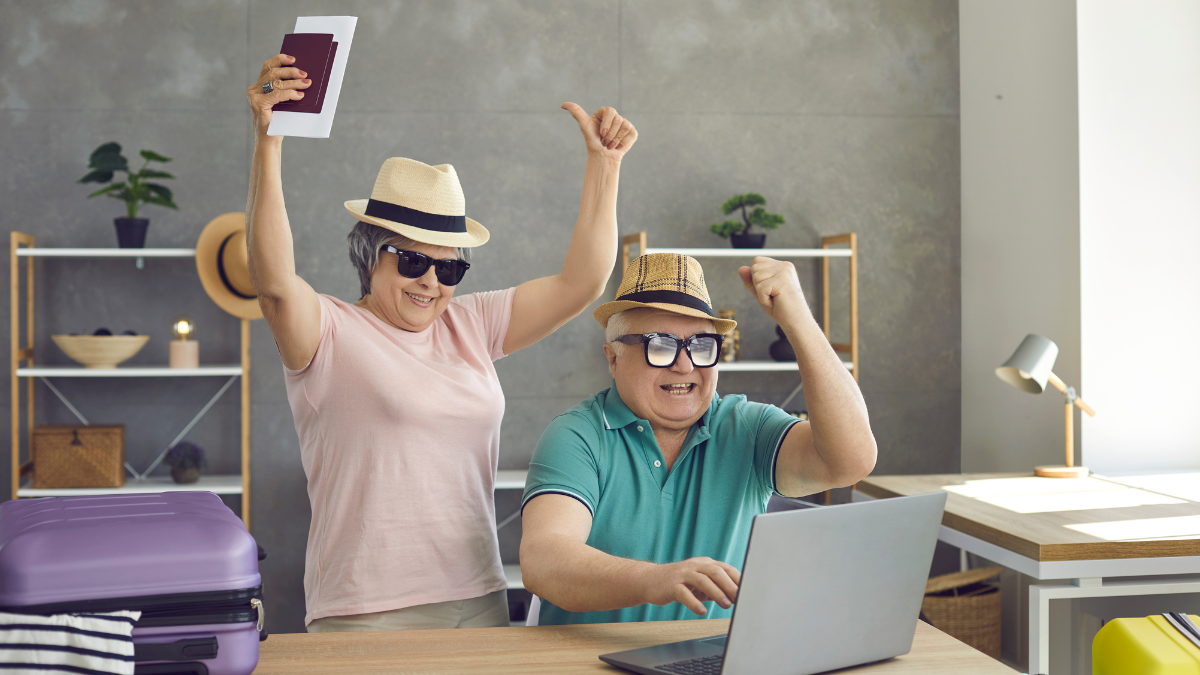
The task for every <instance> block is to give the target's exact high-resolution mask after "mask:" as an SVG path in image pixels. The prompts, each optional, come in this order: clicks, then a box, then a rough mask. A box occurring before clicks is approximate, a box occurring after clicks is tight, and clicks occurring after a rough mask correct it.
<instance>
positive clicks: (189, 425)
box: [135, 375, 240, 480]
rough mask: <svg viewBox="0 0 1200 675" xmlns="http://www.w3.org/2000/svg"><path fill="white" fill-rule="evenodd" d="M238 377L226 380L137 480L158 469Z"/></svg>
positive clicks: (143, 478) (144, 478)
mask: <svg viewBox="0 0 1200 675" xmlns="http://www.w3.org/2000/svg"><path fill="white" fill-rule="evenodd" d="M238 377H240V376H239V375H234V376H233V377H231V378H229V379H228V380H226V381H225V384H224V385H223V386H222V387H221V389H220V390H219V391H217V393H216V394H213V397H212V398H210V399H209V400H208V403H206V404H204V407H203V408H201V409H200V412H198V413H196V416H195V417H193V418H192V421H191V422H188V423H187V426H186V427H184V428H183V431H180V432H179V433H178V434H176V435H175V438H173V439H171V442H170V443H168V444H167V447H165V448H163V451H162V452H160V453H158V457H155V458H154V461H153V462H151V463H150V468H148V469H146V470H145V471H143V472H142V473H141V474H135V475H137V478H138V479H139V480H146V477H147V476H149V475H150V472H151V471H153V470H155V469H157V468H158V465H159V464H161V463H162V461H163V459H164V458H165V457H166V456H167V451H169V450H170V449H171V448H173V447H175V444H176V443H178V442H179V441H182V440H183V437H184V436H186V435H187V432H189V431H191V430H192V427H194V426H196V423H197V422H199V421H200V419H201V418H202V417H204V416H205V415H206V414H208V411H209V410H210V409H211V408H212V407H213V405H215V404H216V402H217V401H219V400H220V399H221V397H222V396H224V395H225V392H227V391H229V388H230V387H232V386H233V383H234V382H236V381H237V379H238Z"/></svg>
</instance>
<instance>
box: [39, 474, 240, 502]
mask: <svg viewBox="0 0 1200 675" xmlns="http://www.w3.org/2000/svg"><path fill="white" fill-rule="evenodd" d="M188 490H206V491H208V492H215V493H217V494H219V495H240V494H242V477H241V476H239V475H237V474H233V475H219V474H218V475H212V476H201V477H200V480H198V481H196V482H195V483H186V484H183V485H180V484H179V483H176V482H175V481H173V480H171V477H170V476H150V477H149V478H146V479H145V480H129V481H125V485H123V486H121V487H119V488H70V489H54V488H43V489H40V490H39V489H35V488H30V487H23V488H20V489H19V490H17V496H18V497H79V496H96V495H113V494H141V493H147V492H184V491H188Z"/></svg>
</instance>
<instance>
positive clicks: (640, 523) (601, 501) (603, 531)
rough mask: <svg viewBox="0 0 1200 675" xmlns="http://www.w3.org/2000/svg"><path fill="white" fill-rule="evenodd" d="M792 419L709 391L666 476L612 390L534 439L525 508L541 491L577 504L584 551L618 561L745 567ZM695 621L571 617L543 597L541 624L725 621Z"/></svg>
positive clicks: (638, 611) (668, 609)
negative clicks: (695, 561) (586, 514)
mask: <svg viewBox="0 0 1200 675" xmlns="http://www.w3.org/2000/svg"><path fill="white" fill-rule="evenodd" d="M797 422H798V420H797V419H796V418H794V417H792V416H791V415H788V414H787V413H785V412H784V411H782V410H780V409H779V408H777V407H775V406H773V405H766V404H763V403H753V402H751V401H747V400H746V397H745V396H740V395H737V396H725V397H718V396H716V395H715V394H714V396H713V401H712V403H711V404H710V405H709V408H708V412H706V413H704V416H703V417H701V418H700V420H699V421H698V422H697V423H696V424H695V425H693V426H692V429H691V431H689V432H688V436H687V440H686V441H684V444H683V448H682V449H681V450H680V453H679V457H678V459H676V461H675V465H674V466H673V467H672V468H671V470H670V471H669V472H668V471H667V464H666V462H665V461H663V456H662V452H661V451H660V450H659V448H658V443H657V442H656V441H655V439H654V432H653V431H651V429H650V423H649V422H647V421H646V420H643V419H638V417H637V416H636V415H634V414H633V411H631V410H630V409H629V407H628V406H626V405H625V403H624V402H623V401H622V400H621V397H620V395H619V394H618V393H617V387H616V385H615V384H614V385H613V386H612V387H610V388H608V389H605V390H604V391H602V392H600V393H598V394H596V395H595V396H592V397H590V398H588V399H586V400H584V401H583V402H582V403H580V404H579V405H577V406H575V407H573V408H571V409H570V410H568V411H567V412H565V413H563V414H561V415H559V416H558V417H555V418H554V420H553V421H552V422H551V423H550V426H549V427H547V428H546V431H545V433H543V434H542V438H541V440H539V441H538V445H537V449H536V450H534V453H533V460H532V461H531V462H530V465H529V477H528V478H527V479H526V482H525V494H524V498H523V499H522V502H521V504H522V508H524V505H525V504H528V503H529V500H530V499H533V498H535V497H537V496H538V495H543V494H561V495H566V496H568V497H572V498H574V499H577V500H579V501H580V502H581V503H582V504H583V505H584V506H586V507H587V509H588V511H590V512H591V513H592V531H591V534H589V535H588V539H587V544H588V546H591V547H593V548H596V549H599V550H601V551H604V552H605V553H608V554H610V555H614V556H617V557H620V558H629V559H632V560H645V561H648V562H653V563H659V564H661V563H672V562H678V561H680V560H686V559H688V558H694V557H697V556H707V557H709V558H712V559H713V560H721V561H724V562H726V563H729V564H730V565H733V566H734V567H736V568H738V569H741V567H742V564H743V562H744V561H745V558H746V544H747V542H748V540H749V537H750V523H751V520H752V519H753V518H754V516H756V515H758V514H760V513H763V512H765V511H766V509H767V500H768V499H769V498H770V496H771V493H772V492H773V491H774V490H775V460H776V457H777V455H778V454H779V447H780V445H781V444H782V443H783V438H784V436H786V435H787V432H788V430H789V429H790V428H791V427H792V425H793V424H796V423H797ZM705 607H706V608H707V609H708V613H707V614H706V615H705V616H704V617H697V616H696V615H695V614H693V613H692V612H691V610H689V609H688V608H687V607H685V606H684V605H682V604H680V603H678V602H672V603H670V604H667V605H664V606H662V607H659V606H656V605H651V604H644V605H638V606H636V607H627V608H625V609H616V610H608V611H602V612H568V611H566V610H564V609H562V608H560V607H556V606H555V605H553V604H552V603H549V602H546V601H545V599H544V598H543V599H542V609H541V614H540V616H539V617H538V622H539V623H540V624H541V625H557V624H571V623H614V622H623V621H670V620H675V619H696V618H714V619H720V618H728V617H730V616H732V615H733V609H732V608H730V609H722V608H721V607H720V606H719V605H717V604H716V603H715V602H711V601H710V602H708V603H705Z"/></svg>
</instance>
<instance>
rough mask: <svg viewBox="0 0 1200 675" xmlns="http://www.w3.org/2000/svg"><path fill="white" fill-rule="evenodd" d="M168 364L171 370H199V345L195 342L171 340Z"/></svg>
mask: <svg viewBox="0 0 1200 675" xmlns="http://www.w3.org/2000/svg"><path fill="white" fill-rule="evenodd" d="M168 363H169V364H170V366H171V367H172V368H199V367H200V343H199V342H196V341H195V340H171V353H170V359H169V361H168Z"/></svg>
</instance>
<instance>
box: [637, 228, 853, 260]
mask: <svg viewBox="0 0 1200 675" xmlns="http://www.w3.org/2000/svg"><path fill="white" fill-rule="evenodd" d="M639 234H640V233H639ZM632 236H638V235H632ZM651 253H680V254H682V255H686V256H691V257H693V258H753V257H755V256H760V255H761V256H766V257H768V258H849V257H851V256H853V255H854V253H853V251H851V250H850V249H848V248H647V249H646V255H649V254H651ZM628 266H629V265H628V264H626V267H628Z"/></svg>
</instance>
